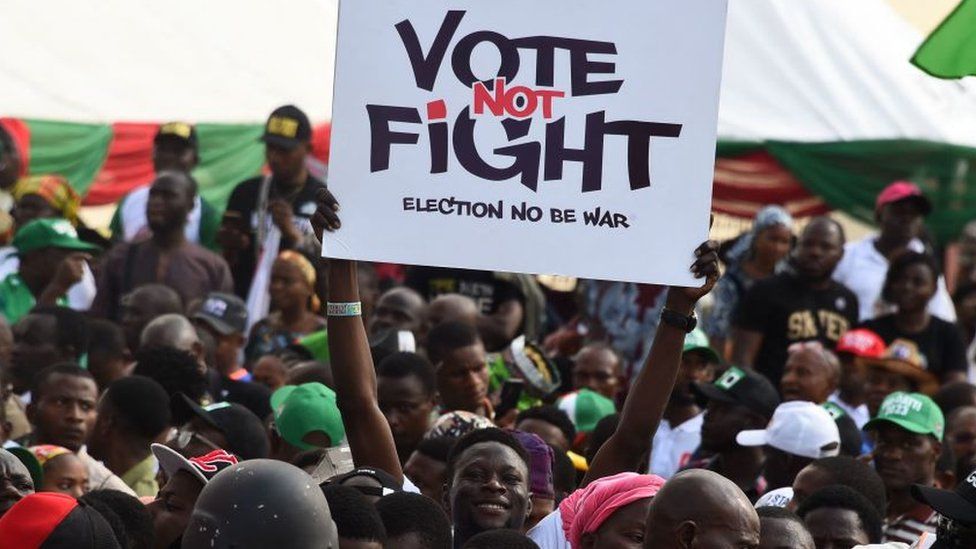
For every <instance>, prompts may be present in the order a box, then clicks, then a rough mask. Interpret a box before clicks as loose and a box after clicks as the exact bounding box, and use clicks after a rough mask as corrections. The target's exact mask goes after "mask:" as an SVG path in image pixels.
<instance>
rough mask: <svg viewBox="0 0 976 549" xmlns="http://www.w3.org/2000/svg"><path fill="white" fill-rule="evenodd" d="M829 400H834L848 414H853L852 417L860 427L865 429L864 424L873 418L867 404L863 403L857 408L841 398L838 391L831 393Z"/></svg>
mask: <svg viewBox="0 0 976 549" xmlns="http://www.w3.org/2000/svg"><path fill="white" fill-rule="evenodd" d="M827 400H829V401H830V402H833V403H834V404H836V405H837V406H839V407H840V409H841V410H844V412H846V413H847V415H849V416H851V419H852V420H854V423H855V424H856V425H857V428H858V429H863V428H864V424H865V423H867V422H868V420H869V419H871V412H869V411H868V405H867V404H862V405H860V406H858V407H857V408H855V407H853V406H851V405H850V404H848V403H846V402H844V401H843V400H841V399H840V396H839V395H838V394H837V393H836V392H835V393H834V394H832V395H830V397H829V398H827Z"/></svg>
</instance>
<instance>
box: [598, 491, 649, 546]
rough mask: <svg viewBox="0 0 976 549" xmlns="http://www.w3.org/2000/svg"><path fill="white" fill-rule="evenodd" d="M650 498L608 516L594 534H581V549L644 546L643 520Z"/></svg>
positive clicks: (626, 506) (640, 500)
mask: <svg viewBox="0 0 976 549" xmlns="http://www.w3.org/2000/svg"><path fill="white" fill-rule="evenodd" d="M650 507H651V498H644V499H639V500H637V501H635V502H633V503H630V504H628V505H625V506H623V507H621V508H619V509H617V510H616V511H614V513H613V514H612V515H610V516H609V517H608V518H607V519H606V520H605V521H603V524H601V525H600V527H599V528H597V529H596V531H595V532H592V533H589V534H583V537H582V538H581V539H580V547H581V548H582V549H604V548H606V549H610V548H619V549H641V547H643V546H644V519H645V518H646V517H647V511H648V509H649V508H650Z"/></svg>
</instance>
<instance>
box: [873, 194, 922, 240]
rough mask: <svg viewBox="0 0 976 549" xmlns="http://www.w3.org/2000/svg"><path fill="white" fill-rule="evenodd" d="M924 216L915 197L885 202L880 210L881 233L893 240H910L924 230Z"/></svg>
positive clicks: (879, 223)
mask: <svg viewBox="0 0 976 549" xmlns="http://www.w3.org/2000/svg"><path fill="white" fill-rule="evenodd" d="M923 221H924V217H923V215H922V210H921V209H920V208H919V206H918V203H917V202H916V201H915V200H914V199H907V200H899V201H897V202H891V203H889V204H885V205H884V206H883V207H882V208H881V211H880V212H878V225H880V227H881V235H882V237H885V238H886V239H890V240H891V241H893V242H908V241H909V240H911V239H913V238H915V237H916V236H918V234H919V233H920V232H921V230H922V223H923Z"/></svg>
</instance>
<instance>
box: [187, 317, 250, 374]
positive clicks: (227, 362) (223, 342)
mask: <svg viewBox="0 0 976 549" xmlns="http://www.w3.org/2000/svg"><path fill="white" fill-rule="evenodd" d="M197 325H198V326H202V327H203V329H204V330H206V331H207V333H209V334H210V335H211V336H212V337H213V339H214V343H215V344H216V346H215V347H214V366H215V367H216V368H217V371H218V372H225V373H226V372H230V371H232V370H233V369H234V367H235V366H237V357H238V354H239V353H240V350H241V347H243V346H244V336H243V335H241V334H226V335H225V334H222V333H220V332H218V331H217V330H215V329H214V328H213V327H212V326H210V325H209V324H207V323H206V322H203V321H197Z"/></svg>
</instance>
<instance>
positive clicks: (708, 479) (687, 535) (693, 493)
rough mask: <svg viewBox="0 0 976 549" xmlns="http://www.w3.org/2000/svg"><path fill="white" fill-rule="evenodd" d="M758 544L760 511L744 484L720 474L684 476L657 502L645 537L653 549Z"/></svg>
mask: <svg viewBox="0 0 976 549" xmlns="http://www.w3.org/2000/svg"><path fill="white" fill-rule="evenodd" d="M758 544H759V516H758V515H757V514H756V510H755V509H753V508H752V504H751V503H749V498H747V497H746V495H745V494H744V493H742V490H740V489H739V487H738V486H736V485H735V484H734V483H733V482H732V481H730V480H728V479H726V478H725V477H723V476H721V475H719V474H717V473H713V472H712V471H708V470H705V469H691V470H688V471H683V472H681V473H678V474H677V475H675V476H673V477H671V480H669V481H668V482H667V483H666V484H665V485H664V487H663V488H661V490H660V491H659V492H658V493H657V494H656V495H655V496H654V499H653V500H652V501H651V509H650V512H648V514H647V523H646V529H645V534H644V547H645V548H647V549H652V548H653V549H672V548H685V547H743V546H745V547H752V546H756V545H758Z"/></svg>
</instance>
